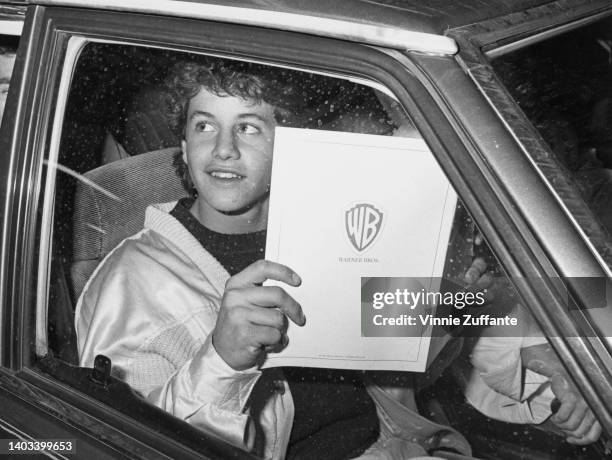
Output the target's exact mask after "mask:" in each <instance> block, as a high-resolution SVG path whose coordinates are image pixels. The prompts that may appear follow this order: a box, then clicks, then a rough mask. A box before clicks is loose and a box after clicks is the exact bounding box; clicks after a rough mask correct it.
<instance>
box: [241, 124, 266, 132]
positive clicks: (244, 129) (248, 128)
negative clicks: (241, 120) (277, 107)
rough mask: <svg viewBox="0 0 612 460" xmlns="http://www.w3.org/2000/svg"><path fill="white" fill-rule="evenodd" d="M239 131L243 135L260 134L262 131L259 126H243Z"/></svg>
mask: <svg viewBox="0 0 612 460" xmlns="http://www.w3.org/2000/svg"><path fill="white" fill-rule="evenodd" d="M238 131H239V132H240V133H242V134H258V133H260V132H261V130H260V129H259V128H258V127H257V126H253V125H250V124H246V123H245V124H242V125H239V126H238Z"/></svg>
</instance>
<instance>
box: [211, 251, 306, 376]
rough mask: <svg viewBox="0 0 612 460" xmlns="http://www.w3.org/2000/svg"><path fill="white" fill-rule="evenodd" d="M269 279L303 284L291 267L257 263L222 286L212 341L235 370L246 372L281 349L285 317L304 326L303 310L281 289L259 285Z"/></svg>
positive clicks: (283, 339) (265, 262) (285, 342)
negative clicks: (265, 355)
mask: <svg viewBox="0 0 612 460" xmlns="http://www.w3.org/2000/svg"><path fill="white" fill-rule="evenodd" d="M269 279H271V280H277V281H281V282H283V283H286V284H288V285H290V286H299V285H300V284H301V282H302V280H301V279H300V277H299V276H298V275H297V274H296V273H295V272H294V271H293V270H291V269H290V268H288V267H286V266H284V265H281V264H277V263H275V262H269V261H266V260H259V261H257V262H255V263H253V264H251V265H249V266H248V267H247V268H245V269H244V270H242V271H241V272H240V273H237V274H236V275H234V276H232V277H231V278H230V279H229V280H228V281H227V283H226V285H225V293H224V294H223V299H222V301H221V308H220V310H219V317H218V318H217V324H216V325H215V329H214V330H213V333H212V341H213V345H214V347H215V349H216V350H217V353H218V354H219V356H221V358H223V360H224V361H225V362H226V363H227V364H228V365H229V366H230V367H232V368H233V369H235V370H244V369H248V368H250V367H252V366H254V365H255V364H256V363H258V362H259V360H260V359H261V358H262V356H263V354H264V353H265V352H267V351H273V350H280V349H282V348H284V347H285V346H286V345H287V343H288V338H287V334H286V333H287V325H288V323H287V318H289V319H290V320H291V321H293V322H294V323H295V324H297V325H298V326H303V325H304V324H305V323H306V317H305V316H304V313H303V312H302V307H301V306H300V304H299V303H297V302H296V301H295V300H294V299H293V297H291V296H290V295H289V294H287V292H286V291H285V290H284V289H283V288H281V287H278V286H262V285H261V284H262V283H263V282H264V281H266V280H269Z"/></svg>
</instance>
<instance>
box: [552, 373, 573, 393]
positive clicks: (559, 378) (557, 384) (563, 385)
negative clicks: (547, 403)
mask: <svg viewBox="0 0 612 460" xmlns="http://www.w3.org/2000/svg"><path fill="white" fill-rule="evenodd" d="M550 388H551V390H552V392H553V393H554V394H555V396H556V397H557V398H559V399H563V396H565V394H566V393H567V391H568V390H569V389H570V384H569V382H568V381H567V378H566V377H565V376H564V375H562V374H555V375H553V376H552V377H551V378H550Z"/></svg>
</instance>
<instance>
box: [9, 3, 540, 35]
mask: <svg viewBox="0 0 612 460" xmlns="http://www.w3.org/2000/svg"><path fill="white" fill-rule="evenodd" d="M10 3H17V4H19V3H21V4H28V3H32V4H36V3H45V4H58V5H61V4H66V3H80V4H82V6H87V5H90V6H94V7H98V8H108V9H112V3H113V2H112V1H111V2H109V1H104V0H99V1H97V0H81V1H77V2H65V1H62V0H43V1H38V0H13V1H12V2H10ZM121 3H122V4H123V6H124V8H123V9H128V10H133V11H147V12H148V11H150V10H151V9H156V8H157V9H159V10H160V11H162V10H166V9H167V8H173V7H174V6H173V5H176V4H179V3H188V4H191V5H192V7H194V8H193V9H194V11H197V6H195V5H224V6H233V7H239V8H246V9H255V10H263V11H270V12H282V13H296V14H300V15H307V16H316V17H320V18H328V19H338V20H345V21H350V22H354V23H362V24H370V25H377V26H385V27H394V28H401V29H404V30H412V31H415V32H425V33H430V34H444V33H445V32H446V31H447V30H448V29H452V28H456V27H460V26H464V25H468V24H473V23H475V22H480V21H482V20H485V19H491V18H494V17H498V16H503V15H506V14H509V13H514V12H518V11H523V10H525V9H528V8H532V7H535V6H539V5H543V4H546V3H552V2H551V0H461V1H455V0H427V1H423V0H333V1H330V0H181V1H177V0H149V1H146V2H143V1H142V0H125V1H123V2H121Z"/></svg>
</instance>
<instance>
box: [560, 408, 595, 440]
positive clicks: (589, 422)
mask: <svg viewBox="0 0 612 460" xmlns="http://www.w3.org/2000/svg"><path fill="white" fill-rule="evenodd" d="M594 423H595V416H594V415H593V413H592V412H591V411H590V410H586V411H585V414H584V416H583V417H582V418H581V419H580V423H579V424H578V426H577V427H576V429H574V430H565V434H566V436H567V437H573V438H576V439H580V438H582V437H584V436H585V435H586V434H587V433H588V432H589V430H590V429H591V427H592V426H593V424H594Z"/></svg>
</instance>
